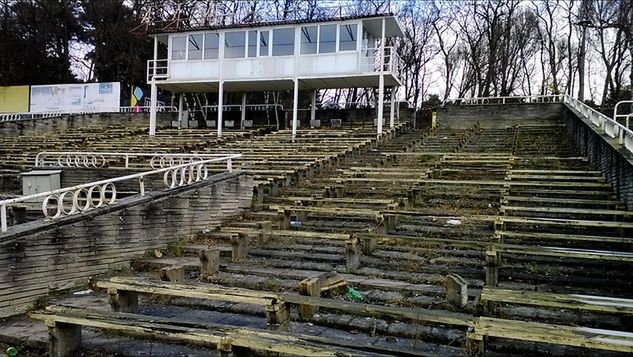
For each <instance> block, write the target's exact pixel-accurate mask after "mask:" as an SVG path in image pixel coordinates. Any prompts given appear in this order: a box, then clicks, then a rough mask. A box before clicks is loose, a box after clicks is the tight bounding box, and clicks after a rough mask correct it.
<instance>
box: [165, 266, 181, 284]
mask: <svg viewBox="0 0 633 357" xmlns="http://www.w3.org/2000/svg"><path fill="white" fill-rule="evenodd" d="M160 280H162V281H169V282H172V283H180V282H183V281H185V268H184V267H183V266H182V265H172V266H170V267H164V268H161V269H160Z"/></svg>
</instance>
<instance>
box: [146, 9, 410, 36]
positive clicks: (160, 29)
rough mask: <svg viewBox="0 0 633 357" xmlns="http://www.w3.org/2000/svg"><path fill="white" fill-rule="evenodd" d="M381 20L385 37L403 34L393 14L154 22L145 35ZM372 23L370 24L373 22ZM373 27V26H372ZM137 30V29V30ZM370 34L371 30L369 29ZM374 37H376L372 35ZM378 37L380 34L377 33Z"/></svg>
mask: <svg viewBox="0 0 633 357" xmlns="http://www.w3.org/2000/svg"><path fill="white" fill-rule="evenodd" d="M382 18H386V21H387V23H386V24H385V37H402V36H403V32H402V28H401V27H400V25H399V24H398V21H397V20H396V18H395V17H394V14H393V13H384V14H372V15H351V16H341V17H329V18H318V19H299V20H295V19H292V20H280V21H266V22H252V23H234V24H221V25H218V24H209V25H203V26H184V22H183V21H182V20H180V21H177V20H173V21H161V22H156V23H154V24H153V26H151V25H149V26H148V27H147V28H146V29H145V31H144V32H145V33H147V34H150V35H159V34H169V33H183V32H193V31H213V30H225V29H248V28H258V27H270V26H280V25H281V26H282V25H296V24H310V23H323V22H341V21H347V20H358V19H363V20H374V21H379V20H380V19H382ZM374 21H372V22H374ZM372 27H375V26H372ZM138 29H139V28H137V30H138ZM369 30H370V32H376V31H372V29H369ZM374 35H376V34H375V33H374ZM378 36H380V34H379V33H378Z"/></svg>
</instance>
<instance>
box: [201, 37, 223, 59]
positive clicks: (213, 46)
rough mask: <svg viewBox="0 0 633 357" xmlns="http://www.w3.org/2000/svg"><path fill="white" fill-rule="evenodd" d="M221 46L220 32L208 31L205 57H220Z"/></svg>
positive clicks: (205, 40)
mask: <svg viewBox="0 0 633 357" xmlns="http://www.w3.org/2000/svg"><path fill="white" fill-rule="evenodd" d="M219 48H220V34H218V33H207V34H205V35H204V59H218V56H219Z"/></svg>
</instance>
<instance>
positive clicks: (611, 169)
mask: <svg viewBox="0 0 633 357" xmlns="http://www.w3.org/2000/svg"><path fill="white" fill-rule="evenodd" d="M563 119H564V121H565V123H566V124H567V129H568V131H569V134H570V135H571V136H572V137H573V138H574V140H575V142H576V146H577V147H578V149H579V152H580V154H581V155H584V156H587V157H589V160H590V161H591V163H592V164H593V165H594V166H595V167H596V168H598V169H599V170H600V171H602V173H603V175H604V176H605V177H606V178H607V180H608V181H609V183H611V185H613V189H614V191H615V193H616V195H617V196H618V199H620V200H622V201H623V202H624V204H625V205H626V207H627V209H632V208H633V154H631V152H629V151H628V150H626V149H625V148H624V147H623V146H622V145H620V144H618V143H617V141H616V140H614V139H611V138H610V137H609V136H607V135H605V134H602V133H600V132H599V131H598V128H596V127H595V126H594V125H593V124H591V122H590V121H589V120H585V119H582V117H581V115H580V114H579V113H578V112H576V111H575V110H573V109H570V108H568V107H566V106H565V107H564V110H563Z"/></svg>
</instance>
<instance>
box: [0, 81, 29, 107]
mask: <svg viewBox="0 0 633 357" xmlns="http://www.w3.org/2000/svg"><path fill="white" fill-rule="evenodd" d="M28 111H29V86H9V87H0V113H26V112H28Z"/></svg>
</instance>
